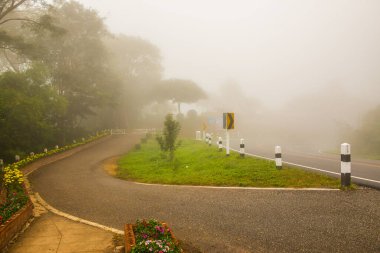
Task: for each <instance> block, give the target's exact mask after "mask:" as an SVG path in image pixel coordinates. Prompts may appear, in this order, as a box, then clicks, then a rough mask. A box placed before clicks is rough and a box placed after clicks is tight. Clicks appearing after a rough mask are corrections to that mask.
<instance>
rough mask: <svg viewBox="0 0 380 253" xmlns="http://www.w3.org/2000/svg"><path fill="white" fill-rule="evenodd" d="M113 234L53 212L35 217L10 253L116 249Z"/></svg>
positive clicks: (59, 252)
mask: <svg viewBox="0 0 380 253" xmlns="http://www.w3.org/2000/svg"><path fill="white" fill-rule="evenodd" d="M112 237H113V234H112V233H110V232H106V231H103V230H101V229H98V228H94V227H91V226H89V225H85V224H81V223H78V222H75V221H71V220H68V219H66V218H63V217H60V216H57V215H55V214H52V213H50V212H48V213H45V214H43V215H41V216H40V217H38V218H36V220H35V221H34V222H33V223H32V225H31V226H30V227H29V228H28V229H27V230H26V231H25V232H24V233H23V234H22V235H21V236H20V238H19V239H18V240H17V242H16V243H15V244H14V245H13V246H12V247H11V248H10V250H9V253H29V252H30V253H37V252H38V253H45V252H46V253H47V252H57V253H66V252H67V253H76V252H81V253H85V252H92V253H98V252H99V253H100V252H113V251H112V248H113V244H112Z"/></svg>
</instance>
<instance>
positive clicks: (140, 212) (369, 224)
mask: <svg viewBox="0 0 380 253" xmlns="http://www.w3.org/2000/svg"><path fill="white" fill-rule="evenodd" d="M137 140H138V137H137V136H134V135H120V136H114V137H111V138H109V139H108V140H106V141H104V142H103V143H101V144H99V145H95V146H92V147H90V148H88V149H85V150H82V151H80V152H79V153H77V154H75V155H73V156H71V157H68V158H65V159H63V160H61V161H58V162H55V163H53V164H50V165H47V166H45V167H43V168H41V169H39V170H37V171H35V172H34V173H33V174H31V175H30V181H31V183H32V187H33V189H34V191H36V192H38V193H39V194H40V195H41V196H42V198H44V199H45V200H46V201H47V202H48V203H49V204H50V205H52V206H53V207H55V208H57V209H60V210H61V211H63V212H66V213H70V214H72V215H75V216H78V217H81V218H84V219H87V220H90V221H94V222H98V223H101V224H104V225H107V226H112V227H114V228H118V229H122V228H123V225H124V224H125V223H131V222H134V221H135V220H136V219H137V218H151V217H153V218H156V219H158V220H162V221H166V222H168V224H169V225H170V226H171V227H172V228H173V230H174V232H175V234H176V235H177V237H179V238H180V239H181V240H183V241H184V242H186V243H188V244H192V245H194V246H195V247H196V248H199V249H200V250H201V251H202V252H218V253H223V252H276V253H277V252H380V236H379V231H380V192H379V191H377V190H371V189H366V190H357V191H348V192H342V191H290V190H287V191H278V190H252V189H219V188H197V187H181V186H160V185H142V184H136V183H133V182H128V181H123V180H119V179H116V178H113V177H111V176H109V175H108V174H106V173H105V171H104V170H103V166H102V164H103V161H104V160H105V159H107V158H110V157H113V156H115V155H119V154H122V153H124V152H126V151H128V150H129V149H130V148H131V147H132V146H133V145H134V143H136V142H137Z"/></svg>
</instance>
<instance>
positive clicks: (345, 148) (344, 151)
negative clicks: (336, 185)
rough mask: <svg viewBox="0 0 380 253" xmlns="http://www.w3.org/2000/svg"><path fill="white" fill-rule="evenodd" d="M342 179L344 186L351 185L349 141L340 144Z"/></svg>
mask: <svg viewBox="0 0 380 253" xmlns="http://www.w3.org/2000/svg"><path fill="white" fill-rule="evenodd" d="M340 180H341V183H340V184H341V186H342V187H346V186H350V185H351V145H350V144H348V143H343V144H341V145H340Z"/></svg>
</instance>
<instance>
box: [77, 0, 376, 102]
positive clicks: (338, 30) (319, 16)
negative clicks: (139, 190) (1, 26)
mask: <svg viewBox="0 0 380 253" xmlns="http://www.w3.org/2000/svg"><path fill="white" fill-rule="evenodd" d="M79 2H81V3H83V4H84V5H85V6H86V7H91V8H93V9H96V10H97V11H98V12H99V14H100V16H102V17H104V18H105V23H106V24H107V26H108V27H109V29H110V31H111V32H113V33H124V34H126V35H131V36H140V37H142V38H144V39H146V40H149V41H151V42H152V43H154V44H156V45H157V46H158V47H159V48H160V50H161V53H162V56H163V66H164V69H165V73H164V74H165V77H166V78H184V79H192V80H194V81H195V82H197V83H198V84H199V85H200V86H202V88H204V89H205V90H207V91H209V92H212V93H213V92H217V91H218V89H219V87H220V86H221V85H222V84H223V83H224V82H225V81H226V80H231V79H233V80H235V81H236V82H237V83H239V84H240V85H241V87H242V89H243V90H244V92H245V93H246V94H247V95H249V96H253V97H257V98H259V99H260V100H261V101H262V102H263V103H264V104H266V105H269V106H279V105H281V104H283V102H287V101H289V100H290V99H292V98H294V97H298V96H300V95H301V94H305V93H312V92H319V91H320V90H325V89H326V88H328V87H330V86H334V87H335V89H336V87H338V88H340V89H344V90H346V91H347V92H350V93H352V94H354V95H355V96H358V97H368V99H369V100H372V101H374V103H375V102H376V101H380V99H379V98H380V95H378V94H379V92H380V71H379V67H380V46H379V45H380V15H379V13H380V1H379V0H372V1H359V0H340V1H335V0H316V1H310V0H298V1H290V0H278V1H274V0H262V1H253V0H247V1H243V0H236V1H231V0H192V1H189V0H187V1H185V0H133V1H132V0H123V1H122V0H108V1H104V0H80V1H79Z"/></svg>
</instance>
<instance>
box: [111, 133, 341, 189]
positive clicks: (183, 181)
mask: <svg viewBox="0 0 380 253" xmlns="http://www.w3.org/2000/svg"><path fill="white" fill-rule="evenodd" d="M159 150H160V147H159V145H158V144H157V143H156V142H155V141H153V140H151V141H148V143H146V144H145V145H143V146H142V147H141V150H138V151H131V152H129V153H128V154H126V155H125V156H123V157H122V158H121V159H120V160H119V162H118V164H119V170H118V173H117V176H118V177H120V178H124V179H127V180H133V181H138V182H143V183H158V184H179V185H210V186H211V185H213V186H241V187H246V186H252V187H296V188H299V187H328V188H336V189H337V188H339V187H340V181H339V180H338V179H335V178H331V177H329V176H325V175H322V174H318V173H313V172H310V171H305V170H302V169H298V168H295V167H287V166H284V168H283V169H282V170H278V169H276V166H275V163H274V161H268V160H263V159H258V158H253V157H245V158H240V155H239V153H237V152H231V155H230V156H229V157H227V156H226V155H225V153H224V152H218V148H217V147H216V146H211V147H209V146H208V145H206V144H204V143H203V142H199V141H194V140H188V139H184V140H182V144H181V146H180V147H179V148H178V150H177V151H176V160H177V162H178V164H177V166H178V169H177V170H176V169H173V167H172V162H170V161H168V160H167V159H164V158H162V157H161V156H160V155H159Z"/></svg>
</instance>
